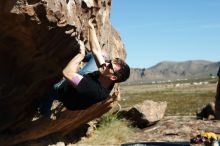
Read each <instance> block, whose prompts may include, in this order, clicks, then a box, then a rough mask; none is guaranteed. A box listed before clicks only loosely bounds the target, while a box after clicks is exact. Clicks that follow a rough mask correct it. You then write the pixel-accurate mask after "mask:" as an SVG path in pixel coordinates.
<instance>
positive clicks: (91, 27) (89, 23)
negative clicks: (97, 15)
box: [88, 19, 95, 29]
mask: <svg viewBox="0 0 220 146" xmlns="http://www.w3.org/2000/svg"><path fill="white" fill-rule="evenodd" d="M92 21H93V20H92V19H89V21H88V26H89V28H90V29H95V28H94V25H93V24H92Z"/></svg>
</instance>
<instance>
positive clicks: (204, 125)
mask: <svg viewBox="0 0 220 146" xmlns="http://www.w3.org/2000/svg"><path fill="white" fill-rule="evenodd" d="M203 132H214V133H215V134H217V135H218V136H220V121H216V120H199V119H196V117H194V116H167V117H164V118H163V119H162V120H161V121H160V122H158V123H157V124H155V125H153V126H151V127H149V128H145V129H143V130H140V131H139V132H137V134H136V136H134V137H133V138H132V139H130V141H129V142H131V143H135V142H136V143H140V142H154V141H155V142H190V139H191V138H193V137H194V136H196V135H198V134H201V133H203ZM196 145H197V144H196Z"/></svg>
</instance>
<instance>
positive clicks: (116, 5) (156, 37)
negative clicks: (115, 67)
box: [111, 0, 220, 68]
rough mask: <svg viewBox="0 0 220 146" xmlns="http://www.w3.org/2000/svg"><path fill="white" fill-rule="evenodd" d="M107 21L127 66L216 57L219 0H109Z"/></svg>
mask: <svg viewBox="0 0 220 146" xmlns="http://www.w3.org/2000/svg"><path fill="white" fill-rule="evenodd" d="M111 23H112V25H113V26H114V27H115V28H116V30H117V31H118V32H119V33H120V36H121V38H122V41H123V42H124V44H125V48H126V51H127V59H126V61H127V62H128V64H129V65H130V66H131V67H138V68H148V67H151V66H153V65H155V64H157V63H159V62H161V61H187V60H209V61H214V62H215V61H220V56H219V55H220V0H112V10H111Z"/></svg>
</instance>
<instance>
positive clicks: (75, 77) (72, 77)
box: [63, 41, 85, 86]
mask: <svg viewBox="0 0 220 146" xmlns="http://www.w3.org/2000/svg"><path fill="white" fill-rule="evenodd" d="M79 44H80V52H79V53H78V54H77V55H76V56H75V57H74V58H73V59H72V60H71V61H70V62H69V63H68V64H67V66H66V67H65V68H64V69H63V75H64V77H65V78H66V79H67V80H69V81H70V82H71V83H72V84H73V86H77V85H78V84H79V82H80V81H81V79H82V78H83V76H82V75H80V74H78V73H77V70H78V66H79V63H80V62H81V61H82V60H83V58H84V57H85V46H84V44H83V42H82V41H79Z"/></svg>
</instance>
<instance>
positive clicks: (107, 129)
mask: <svg viewBox="0 0 220 146" xmlns="http://www.w3.org/2000/svg"><path fill="white" fill-rule="evenodd" d="M134 133H135V132H134V128H132V127H130V125H129V123H128V121H125V120H122V119H119V118H118V117H117V116H116V115H114V114H111V113H107V114H106V115H104V116H103V117H102V118H101V119H100V121H99V123H98V128H97V130H96V131H95V132H94V134H93V135H92V137H90V138H85V139H83V140H81V141H80V142H79V143H78V145H92V146H93V145H108V146H109V145H120V144H121V143H123V142H125V141H128V140H129V138H130V137H132V135H134Z"/></svg>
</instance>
